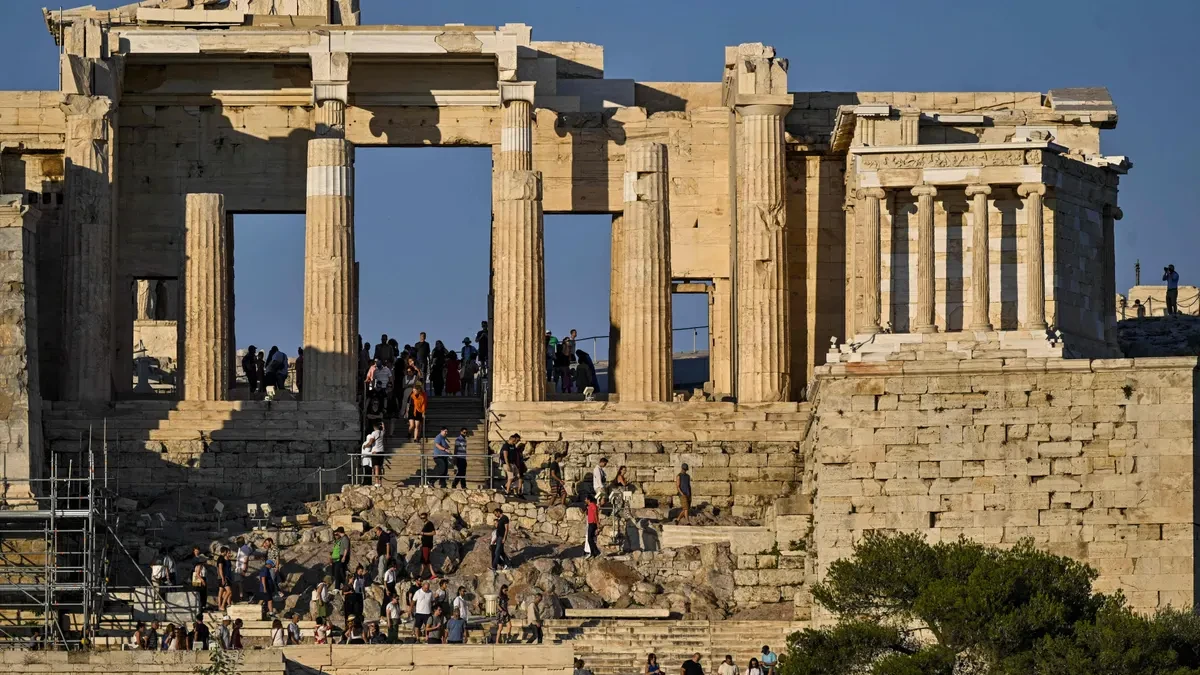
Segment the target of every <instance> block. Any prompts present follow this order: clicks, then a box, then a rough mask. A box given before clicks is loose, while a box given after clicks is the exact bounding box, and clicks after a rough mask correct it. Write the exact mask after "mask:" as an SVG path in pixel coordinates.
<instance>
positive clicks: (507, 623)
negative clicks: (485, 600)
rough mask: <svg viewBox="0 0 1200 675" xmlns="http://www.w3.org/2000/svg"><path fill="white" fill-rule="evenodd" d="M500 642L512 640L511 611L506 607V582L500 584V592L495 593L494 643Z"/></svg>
mask: <svg viewBox="0 0 1200 675" xmlns="http://www.w3.org/2000/svg"><path fill="white" fill-rule="evenodd" d="M505 633H507V636H505V635H504V634H505ZM501 642H512V612H510V611H509V609H508V584H504V585H503V586H501V587H500V592H499V593H497V594H496V643H497V644H500V643H501Z"/></svg>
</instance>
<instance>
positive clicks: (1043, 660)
mask: <svg viewBox="0 0 1200 675" xmlns="http://www.w3.org/2000/svg"><path fill="white" fill-rule="evenodd" d="M1095 579H1096V572H1095V571H1094V570H1092V569H1091V568H1090V567H1088V566H1087V565H1084V564H1082V563H1079V562H1077V561H1074V560H1072V559H1070V558H1066V557H1062V556H1056V555H1051V554H1049V553H1045V552H1042V551H1039V550H1037V549H1035V548H1034V547H1033V544H1032V542H1030V541H1023V542H1021V543H1019V544H1018V545H1017V546H1014V547H1012V548H1010V549H1000V548H994V547H990V546H985V545H983V544H980V543H977V542H973V541H968V540H966V539H960V540H958V541H954V542H942V543H937V544H932V545H931V544H928V543H926V542H925V540H924V539H923V538H922V537H921V536H920V535H916V534H896V535H887V534H878V533H871V534H868V535H867V536H866V537H865V538H864V539H863V540H862V541H861V542H859V544H858V545H857V546H855V549H854V555H853V556H852V557H850V558H847V559H844V560H839V561H837V562H835V563H833V564H832V565H831V566H830V568H829V572H828V574H827V575H826V579H825V581H824V582H823V583H821V584H818V585H817V586H816V587H815V588H814V589H813V598H814V599H815V600H816V601H817V602H818V603H819V604H821V605H822V606H823V607H825V608H826V609H828V610H829V611H830V612H832V613H833V614H834V616H835V617H836V618H837V623H836V624H835V625H833V626H830V627H828V628H823V629H819V630H817V629H808V630H805V631H803V632H800V633H796V634H793V635H792V636H791V638H790V639H789V641H788V653H787V655H786V656H785V658H784V659H783V662H782V675H859V674H862V675H868V674H869V675H909V674H910V673H911V674H913V675H916V674H918V673H920V674H922V675H930V674H933V675H963V674H966V673H989V674H996V675H1005V674H1010V673H1011V674H1012V675H1016V674H1018V673H1020V674H1021V675H1025V674H1028V673H1046V674H1047V675H1049V674H1051V673H1053V674H1054V675H1085V674H1086V675H1108V674H1110V673H1111V674H1112V675H1117V674H1118V673H1119V674H1121V675H1142V674H1145V675H1200V618H1197V617H1196V616H1195V615H1193V614H1192V613H1190V612H1183V611H1176V610H1167V611H1164V612H1160V613H1159V614H1158V615H1156V616H1153V617H1147V616H1141V615H1138V614H1135V613H1134V612H1132V611H1131V610H1129V608H1127V607H1126V606H1125V604H1124V599H1123V598H1122V597H1121V596H1120V595H1116V596H1106V595H1104V594H1101V593H1093V592H1092V582H1093V581H1095Z"/></svg>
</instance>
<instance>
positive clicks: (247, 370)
mask: <svg viewBox="0 0 1200 675" xmlns="http://www.w3.org/2000/svg"><path fill="white" fill-rule="evenodd" d="M242 373H243V374H244V375H245V376H246V385H247V388H248V389H249V391H250V394H251V398H254V397H253V394H254V392H256V391H258V349H257V348H256V347H255V346H254V345H250V346H249V347H247V348H246V355H245V356H243V357H242Z"/></svg>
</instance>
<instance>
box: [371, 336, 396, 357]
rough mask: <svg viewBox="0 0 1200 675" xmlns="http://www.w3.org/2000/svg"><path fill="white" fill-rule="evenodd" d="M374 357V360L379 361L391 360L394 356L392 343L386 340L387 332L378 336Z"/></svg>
mask: <svg viewBox="0 0 1200 675" xmlns="http://www.w3.org/2000/svg"><path fill="white" fill-rule="evenodd" d="M374 358H375V360H376V361H379V362H381V363H382V362H384V361H391V360H393V359H395V358H396V354H395V352H393V351H392V345H391V343H390V342H389V341H388V336H387V333H384V334H383V335H380V336H379V344H377V345H375V356H374Z"/></svg>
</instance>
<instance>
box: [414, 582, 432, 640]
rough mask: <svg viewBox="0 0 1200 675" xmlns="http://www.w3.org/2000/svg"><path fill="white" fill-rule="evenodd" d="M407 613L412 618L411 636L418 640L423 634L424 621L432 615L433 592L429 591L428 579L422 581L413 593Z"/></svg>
mask: <svg viewBox="0 0 1200 675" xmlns="http://www.w3.org/2000/svg"><path fill="white" fill-rule="evenodd" d="M409 613H410V614H412V618H413V637H414V638H416V639H417V640H418V641H420V640H421V638H422V637H423V636H424V634H425V633H424V631H425V623H426V622H428V621H429V617H430V616H432V615H433V593H431V592H430V591H429V582H428V581H424V582H422V583H421V588H419V589H417V592H416V593H413V596H412V607H411V609H410V610H409Z"/></svg>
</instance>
